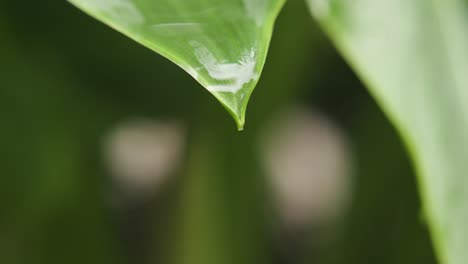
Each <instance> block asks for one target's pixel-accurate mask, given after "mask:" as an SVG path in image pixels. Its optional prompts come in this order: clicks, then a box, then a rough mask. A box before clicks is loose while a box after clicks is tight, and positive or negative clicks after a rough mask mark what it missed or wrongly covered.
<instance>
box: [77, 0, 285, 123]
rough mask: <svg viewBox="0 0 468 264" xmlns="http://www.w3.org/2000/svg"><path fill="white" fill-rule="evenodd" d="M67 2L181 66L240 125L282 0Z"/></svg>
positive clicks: (243, 119) (115, 0)
mask: <svg viewBox="0 0 468 264" xmlns="http://www.w3.org/2000/svg"><path fill="white" fill-rule="evenodd" d="M69 1H70V2H71V3H73V4H75V5H76V6H78V7H80V8H81V9H83V10H84V11H86V12H88V13H89V14H91V15H92V16H94V17H96V18H97V19H99V20H101V21H103V22H104V23H106V24H108V25H110V26H111V27H113V28H115V29H116V30H118V31H120V32H122V33H123V34H125V35H127V36H129V37H130V38H132V39H134V40H136V41H137V42H139V43H141V44H143V45H145V46H146V47H148V48H150V49H152V50H154V51H156V52H158V53H159V54H161V55H163V56H165V57H166V58H168V59H170V60H171V61H173V62H174V63H176V64H177V65H179V66H180V67H181V68H183V69H184V70H185V71H187V72H188V73H189V74H190V75H191V76H192V77H194V78H195V79H196V80H197V81H198V82H200V83H201V84H202V85H203V86H204V87H205V88H206V89H207V90H208V91H210V92H211V93H212V94H213V95H214V96H215V97H216V98H217V99H218V100H219V101H220V102H221V103H222V104H223V105H224V107H225V108H226V109H227V110H228V111H229V112H230V113H231V115H232V116H233V117H234V119H235V121H236V123H237V126H238V128H239V129H240V130H242V129H243V126H244V122H245V112H246V108H247V103H248V100H249V98H250V95H251V93H252V91H253V89H254V87H255V85H256V84H257V81H258V79H259V77H260V73H261V71H262V68H263V65H264V62H265V57H266V54H267V50H268V45H269V42H270V38H271V34H272V30H273V23H274V20H275V18H276V16H277V15H278V13H279V11H280V9H281V6H282V5H283V3H284V0H234V1H216V0H210V1H207V0H197V1H194V0H191V1H186V0H164V1H152V0H99V1H96V0H69ZM173 88H174V87H167V88H165V89H173Z"/></svg>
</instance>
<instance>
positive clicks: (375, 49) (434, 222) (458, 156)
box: [309, 0, 468, 264]
mask: <svg viewBox="0 0 468 264" xmlns="http://www.w3.org/2000/svg"><path fill="white" fill-rule="evenodd" d="M309 3H310V7H311V11H312V13H313V14H314V15H315V17H316V18H317V20H318V21H319V22H320V23H321V24H322V25H323V27H324V28H325V29H326V31H327V32H328V33H329V35H330V36H331V37H332V39H333V40H334V42H335V44H336V46H337V47H338V48H339V50H340V51H341V52H342V53H343V54H344V56H345V57H346V59H347V60H348V61H349V63H350V64H351V65H353V66H354V69H355V70H356V71H357V72H358V73H359V75H360V77H361V78H362V80H364V82H365V83H366V84H367V85H368V87H369V88H370V90H371V92H372V93H373V95H374V96H375V97H376V98H377V100H378V101H379V103H380V104H381V105H382V107H383V108H384V110H385V111H386V112H387V114H388V116H389V117H390V118H391V119H392V121H393V122H394V124H395V125H396V126H397V127H398V129H399V130H400V132H401V134H402V135H403V137H404V139H405V141H406V143H407V145H408V147H409V150H410V152H411V154H412V156H413V159H414V161H415V164H416V167H417V171H418V173H419V176H420V178H419V184H420V190H421V192H422V196H423V202H424V210H425V216H426V219H427V221H428V223H429V225H430V227H431V231H432V235H433V240H434V242H435V244H436V248H437V249H438V253H439V257H440V259H441V260H442V262H443V263H449V264H462V263H466V260H467V259H468V251H467V250H466V245H467V244H468V229H467V228H466V223H467V219H468V192H467V186H468V177H467V172H468V134H467V131H468V104H467V103H468V89H467V87H468V50H467V47H468V6H467V1H462V0H432V1H426V0H422V1H408V0H395V1H386V0H381V1H376V0H356V1H345V0H334V1H326V0H325V1H322V0H309ZM383 140H385V139H383ZM395 192H398V190H395Z"/></svg>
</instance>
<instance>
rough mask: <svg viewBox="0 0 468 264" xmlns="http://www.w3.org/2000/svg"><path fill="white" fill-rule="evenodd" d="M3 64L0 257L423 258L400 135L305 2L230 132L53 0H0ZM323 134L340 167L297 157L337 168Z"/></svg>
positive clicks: (145, 57)
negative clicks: (242, 121) (241, 127)
mask: <svg viewBox="0 0 468 264" xmlns="http://www.w3.org/2000/svg"><path fill="white" fill-rule="evenodd" d="M0 77H1V78H0V109H1V111H0V115H1V122H0V164H1V167H0V173H1V178H0V263H5V264H20V263H21V264H22V263H24V264H33V263H47V264H54V263H57V264H58V263H71V264H72V263H80V264H82V263H101V264H104V263H113V264H116V263H164V264H166V263H175V264H198V263H200V264H220V263H222V264H229V263H233V264H234V263H236V264H239V263H242V264H248V263H252V264H253V263H255V264H258V263H278V264H279V263H288V264H289V263H291V264H299V263H333V264H335V263H336V264H341V263H343V264H344V263H379V264H385V263H424V264H428V263H435V260H434V255H433V249H432V246H431V244H430V239H429V236H428V231H427V226H426V224H425V222H424V219H423V218H422V217H421V215H420V210H421V209H420V201H419V197H418V194H417V187H416V183H415V178H414V175H413V174H414V172H413V169H412V168H411V166H410V164H409V162H408V156H407V153H406V152H405V150H404V149H403V146H402V143H401V142H400V140H399V138H398V136H397V135H396V133H395V130H394V128H393V127H392V126H391V125H390V124H389V122H388V120H387V119H386V118H385V116H384V115H383V113H382V112H381V111H380V109H379V108H378V107H377V105H376V104H375V102H374V101H373V100H372V98H371V97H370V96H369V94H368V93H367V91H366V90H365V88H364V87H363V85H362V84H361V83H360V82H359V80H357V78H356V76H355V75H354V74H353V73H352V71H351V70H350V69H349V67H348V66H347V65H346V64H345V63H344V61H343V60H342V59H341V58H340V57H339V55H338V54H337V52H336V51H335V49H334V48H333V46H332V45H331V44H330V42H329V40H328V39H326V38H325V37H324V35H323V33H322V32H321V31H320V30H319V29H318V28H317V26H316V25H315V24H314V22H313V21H312V19H311V18H310V15H309V14H308V12H307V8H306V7H305V3H303V2H302V1H289V2H288V3H287V4H286V6H285V8H284V10H283V12H282V14H281V15H280V17H279V19H278V21H277V26H276V29H275V33H274V36H273V40H272V43H271V48H270V52H269V56H268V58H267V62H266V66H265V69H264V72H263V75H262V78H261V80H260V82H259V85H258V86H257V88H256V91H255V92H254V94H253V96H252V99H251V103H250V106H249V109H248V114H247V125H246V129H245V131H244V132H241V133H239V132H237V130H236V128H235V124H234V122H233V121H232V120H231V117H230V116H229V115H228V114H227V113H226V112H225V111H224V110H223V109H222V107H221V105H219V103H218V102H217V101H216V100H215V99H214V98H213V97H212V96H211V95H209V93H208V92H207V91H205V90H204V89H203V88H202V87H201V86H200V85H198V84H197V83H196V81H194V80H193V79H191V77H189V75H187V74H185V73H184V72H183V71H182V70H181V69H179V68H178V67H177V66H175V65H173V64H172V63H170V62H169V61H167V60H166V59H164V58H162V57H161V56H158V55H157V54H155V53H153V52H151V51H149V50H148V49H146V48H144V47H142V46H140V45H138V44H136V43H134V42H133V41H131V40H130V39H128V38H126V37H124V36H122V35H120V34H119V33H117V32H115V31H113V30H112V29H110V28H108V27H106V26H104V25H102V24H101V23H99V22H97V21H95V20H93V19H91V18H90V17H88V16H86V15H85V14H83V13H82V12H80V11H79V10H77V9H76V8H74V7H73V6H71V5H70V4H68V3H66V2H65V1H51V0H46V1H30V2H28V3H24V2H21V1H14V0H3V1H2V2H0ZM291 109H296V110H291ZM297 109H300V110H297ZM317 115H318V116H320V118H318V119H317V118H314V116H317ZM298 116H299V117H298ZM317 120H322V121H317ZM324 120H325V121H324ZM314 122H316V123H314ZM317 122H318V123H317ZM330 124H333V125H330ZM321 126H325V127H327V126H332V127H333V129H332V130H327V129H324V130H323V131H325V136H324V137H323V138H322V137H320V138H316V137H314V136H317V135H322V134H323V133H322V134H320V133H321V132H323V131H322V130H320V127H321ZM317 127H318V128H319V129H318V130H319V132H317ZM301 129H302V130H301ZM296 130H298V131H299V130H301V131H299V132H298V131H296ZM320 131H321V132H320ZM327 131H328V132H330V131H335V132H336V131H339V132H337V133H334V134H333V135H331V136H330V135H328V134H327ZM316 132H317V133H316ZM291 135H292V137H294V135H300V136H299V139H298V138H294V139H290V137H291ZM322 136H323V135H322ZM337 137H338V139H337ZM301 140H305V141H304V142H321V143H323V142H325V143H323V144H318V146H317V148H316V149H315V148H313V147H312V148H309V149H306V150H303V149H302V150H297V148H298V147H297V146H301V144H302V145H307V144H305V143H301V142H302V141H301ZM327 140H328V141H327ZM329 141H330V142H331V143H330V144H328V145H327V142H329ZM335 141H337V142H346V143H345V144H341V145H340V144H338V143H336V142H335ZM291 142H295V143H291ZM290 143H291V144H290ZM309 145H310V144H309ZM312 145H313V144H312ZM263 146H266V147H263ZM328 146H332V151H329V152H331V153H332V154H333V153H335V152H334V151H338V153H341V154H340V155H341V156H343V157H344V158H343V159H344V160H345V163H346V164H349V166H345V168H344V169H343V171H344V172H341V174H340V175H338V176H336V175H335V176H333V175H332V176H327V175H321V176H320V175H319V174H320V170H319V169H315V167H314V166H312V167H311V168H309V167H308V166H307V165H310V164H319V165H320V164H331V165H329V167H331V168H333V166H339V162H338V163H337V162H334V160H335V158H334V157H335V156H333V155H329V153H328V152H327V151H328V150H329V149H328ZM333 146H335V148H334V147H333ZM337 146H338V147H337ZM343 146H346V147H343ZM343 148H345V149H343ZM265 149H266V150H265ZM278 149H279V150H280V151H278ZM336 149H338V150H336ZM275 150H276V151H277V152H278V153H276V152H275ZM282 150H288V151H284V153H283V152H282ZM269 151H270V152H272V153H273V154H271V153H270V152H269ZM340 151H341V152H340ZM327 153H328V154H327ZM295 155H301V157H303V159H301V158H299V157H296V156H295ZM291 157H292V158H291ZM327 157H328V159H327ZM322 158H323V159H325V160H323V159H322ZM317 159H319V161H316V160H317ZM291 160H292V161H291ZM301 162H302V163H301ZM291 164H293V165H295V166H296V167H297V166H299V167H301V166H304V167H303V168H302V167H301V168H299V169H301V170H299V169H298V168H292V169H291V168H286V167H287V166H288V165H291ZM301 164H302V165H301ZM337 164H338V165H337ZM145 166H146V167H145ZM324 166H325V167H326V166H328V165H324ZM296 171H301V172H298V173H299V174H301V173H302V174H301V175H306V176H307V175H310V179H308V180H307V179H305V180H304V182H303V183H302V182H300V180H301V178H300V177H299V178H297V177H295V176H294V175H288V172H291V174H294V173H296ZM324 171H326V170H324ZM331 171H334V170H333V169H331ZM337 171H339V170H337ZM285 172H286V173H285ZM324 173H326V172H324ZM316 175H319V176H316ZM275 177H276V178H275ZM278 177H280V178H281V177H283V178H285V179H286V180H285V181H281V180H280V181H277V178H278ZM302 177H305V176H302ZM314 177H315V178H314ZM327 177H330V178H327ZM331 177H335V178H331ZM275 179H276V180H275ZM324 179H335V181H333V180H331V181H327V180H324ZM278 182H279V183H278ZM284 182H286V183H287V182H294V183H297V184H290V185H288V184H285V183H284ZM325 182H326V184H325ZM275 184H276V185H275ZM281 184H285V185H288V186H286V187H282V185H281ZM306 184H310V186H306ZM295 185H298V186H302V187H304V188H305V189H306V190H310V192H305V193H300V191H295V190H294V189H290V188H294V186H295ZM291 186H293V187H291ZM330 186H331V187H330ZM336 186H338V187H336ZM285 188H286V189H285ZM287 188H289V189H287ZM304 188H302V189H304ZM326 188H331V190H332V191H331V193H332V194H330V195H328V196H326V195H325V196H324V197H322V196H320V195H317V193H320V191H319V190H324V189H326ZM327 190H328V189H327ZM333 190H336V191H335V192H333ZM282 191H284V192H286V193H288V195H290V196H287V197H289V199H292V200H293V202H291V201H290V200H286V201H285V200H284V199H283V198H284V197H283V196H282V195H283V193H282ZM343 193H346V195H343ZM296 194H297V195H299V196H300V197H299V198H295V196H294V195H296ZM291 195H292V196H291ZM335 196H336V197H342V200H340V199H338V198H336V197H335ZM291 197H292V198H291ZM343 197H344V198H343ZM282 199H283V200H282ZM294 199H299V200H300V201H301V202H300V203H298V204H295V203H294V201H295V200H294ZM301 199H302V200H301ZM333 199H336V200H340V201H339V202H336V201H334V200H333ZM304 201H308V202H310V203H313V204H314V205H309V203H308V202H304ZM291 203H293V204H292V205H291ZM288 206H292V207H288ZM294 206H296V207H294ZM301 206H302V207H301ZM323 208H325V209H323ZM329 211H333V212H334V213H327V212H329ZM297 212H299V213H298V215H295V213H297ZM323 214H325V215H326V216H322V215H323ZM291 219H293V220H291Z"/></svg>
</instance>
